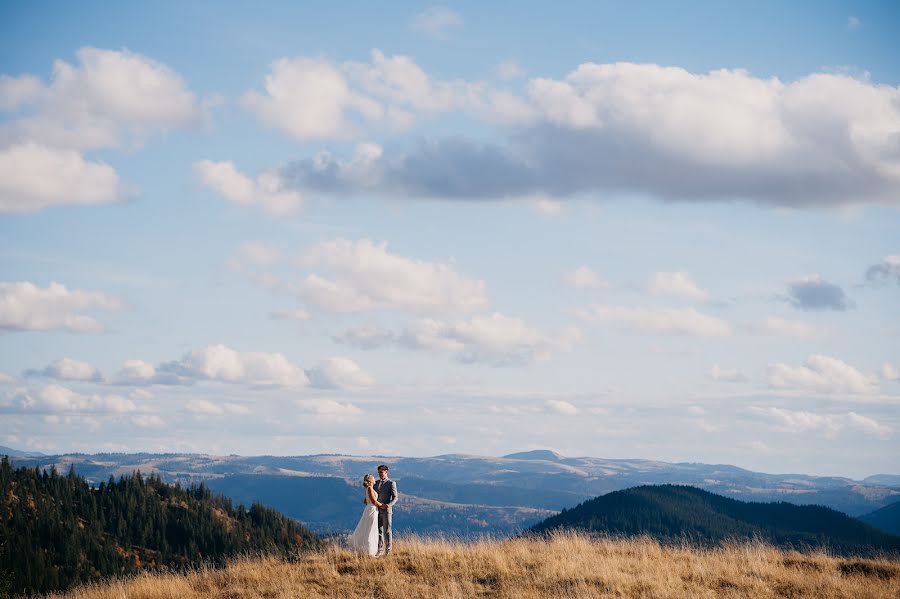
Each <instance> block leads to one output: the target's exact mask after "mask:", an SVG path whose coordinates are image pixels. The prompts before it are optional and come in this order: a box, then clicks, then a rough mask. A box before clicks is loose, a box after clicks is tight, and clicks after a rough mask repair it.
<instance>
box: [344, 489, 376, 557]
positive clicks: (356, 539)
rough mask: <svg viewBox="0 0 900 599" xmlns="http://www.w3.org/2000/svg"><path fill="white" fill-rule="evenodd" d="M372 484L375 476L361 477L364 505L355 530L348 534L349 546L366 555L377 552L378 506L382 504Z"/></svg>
mask: <svg viewBox="0 0 900 599" xmlns="http://www.w3.org/2000/svg"><path fill="white" fill-rule="evenodd" d="M374 484H375V477H374V476H372V475H371V474H366V475H365V476H364V477H363V487H364V488H365V489H366V491H365V493H366V497H365V499H364V500H363V503H365V504H366V507H365V508H363V513H362V516H360V518H359V524H357V525H356V530H354V531H353V534H352V535H350V548H351V549H353V550H354V551H357V552H359V553H365V554H367V555H375V554H376V553H377V552H378V508H379V507H381V506H382V505H384V504H383V503H381V502H380V501H378V496H377V495H375V489H373V488H372V486H373V485H374Z"/></svg>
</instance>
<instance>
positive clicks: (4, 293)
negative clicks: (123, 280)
mask: <svg viewBox="0 0 900 599" xmlns="http://www.w3.org/2000/svg"><path fill="white" fill-rule="evenodd" d="M124 306H125V303H124V302H123V301H122V300H121V299H119V298H116V297H113V296H110V295H106V294H105V293H101V292H99V291H87V290H83V289H72V290H70V289H68V288H67V287H66V286H65V285H62V284H60V283H50V284H49V285H48V286H47V287H46V288H41V287H38V286H37V285H35V284H34V283H29V282H27V281H24V282H18V283H0V330H7V331H48V330H52V329H62V330H66V331H70V332H73V333H98V332H101V331H103V328H104V327H103V324H102V323H101V322H100V321H98V320H96V319H94V318H92V317H90V316H87V315H85V314H82V313H81V312H84V311H86V310H121V309H122V308H124Z"/></svg>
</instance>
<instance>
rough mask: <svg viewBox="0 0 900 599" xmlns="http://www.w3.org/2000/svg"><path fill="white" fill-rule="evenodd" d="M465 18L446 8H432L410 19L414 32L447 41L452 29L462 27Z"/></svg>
mask: <svg viewBox="0 0 900 599" xmlns="http://www.w3.org/2000/svg"><path fill="white" fill-rule="evenodd" d="M462 24H463V18H462V17H461V16H460V15H459V13H457V12H454V11H452V10H450V9H449V8H447V7H446V6H431V7H428V8H426V9H425V10H423V11H422V12H420V13H418V14H417V15H415V16H414V17H413V18H412V19H410V22H409V25H410V27H411V28H412V30H413V31H416V32H418V33H422V34H425V35H427V36H429V37H433V38H436V39H446V38H447V33H448V31H449V30H450V29H453V28H456V27H460V26H462Z"/></svg>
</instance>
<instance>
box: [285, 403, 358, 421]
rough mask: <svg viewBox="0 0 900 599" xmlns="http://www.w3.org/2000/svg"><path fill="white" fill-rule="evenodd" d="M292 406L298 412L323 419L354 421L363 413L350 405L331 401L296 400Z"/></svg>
mask: <svg viewBox="0 0 900 599" xmlns="http://www.w3.org/2000/svg"><path fill="white" fill-rule="evenodd" d="M294 405H295V406H297V407H298V408H299V409H300V410H302V411H304V412H306V413H309V414H312V415H314V416H319V417H322V418H325V419H333V420H345V419H354V418H356V417H357V416H359V415H360V414H362V413H363V411H362V410H361V409H360V408H358V407H356V406H355V405H353V404H352V403H349V402H347V403H341V402H339V401H335V400H333V399H298V400H295V401H294Z"/></svg>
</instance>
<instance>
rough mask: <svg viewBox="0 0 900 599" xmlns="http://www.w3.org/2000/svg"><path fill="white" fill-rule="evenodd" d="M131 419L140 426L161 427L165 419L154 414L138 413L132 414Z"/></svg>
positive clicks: (164, 423)
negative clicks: (136, 414)
mask: <svg viewBox="0 0 900 599" xmlns="http://www.w3.org/2000/svg"><path fill="white" fill-rule="evenodd" d="M131 421H132V422H133V423H134V424H135V425H137V426H139V427H141V428H162V427H164V426H165V425H166V422H165V420H163V419H162V418H160V417H159V416H157V415H155V414H139V415H138V416H133V417H132V418H131Z"/></svg>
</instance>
